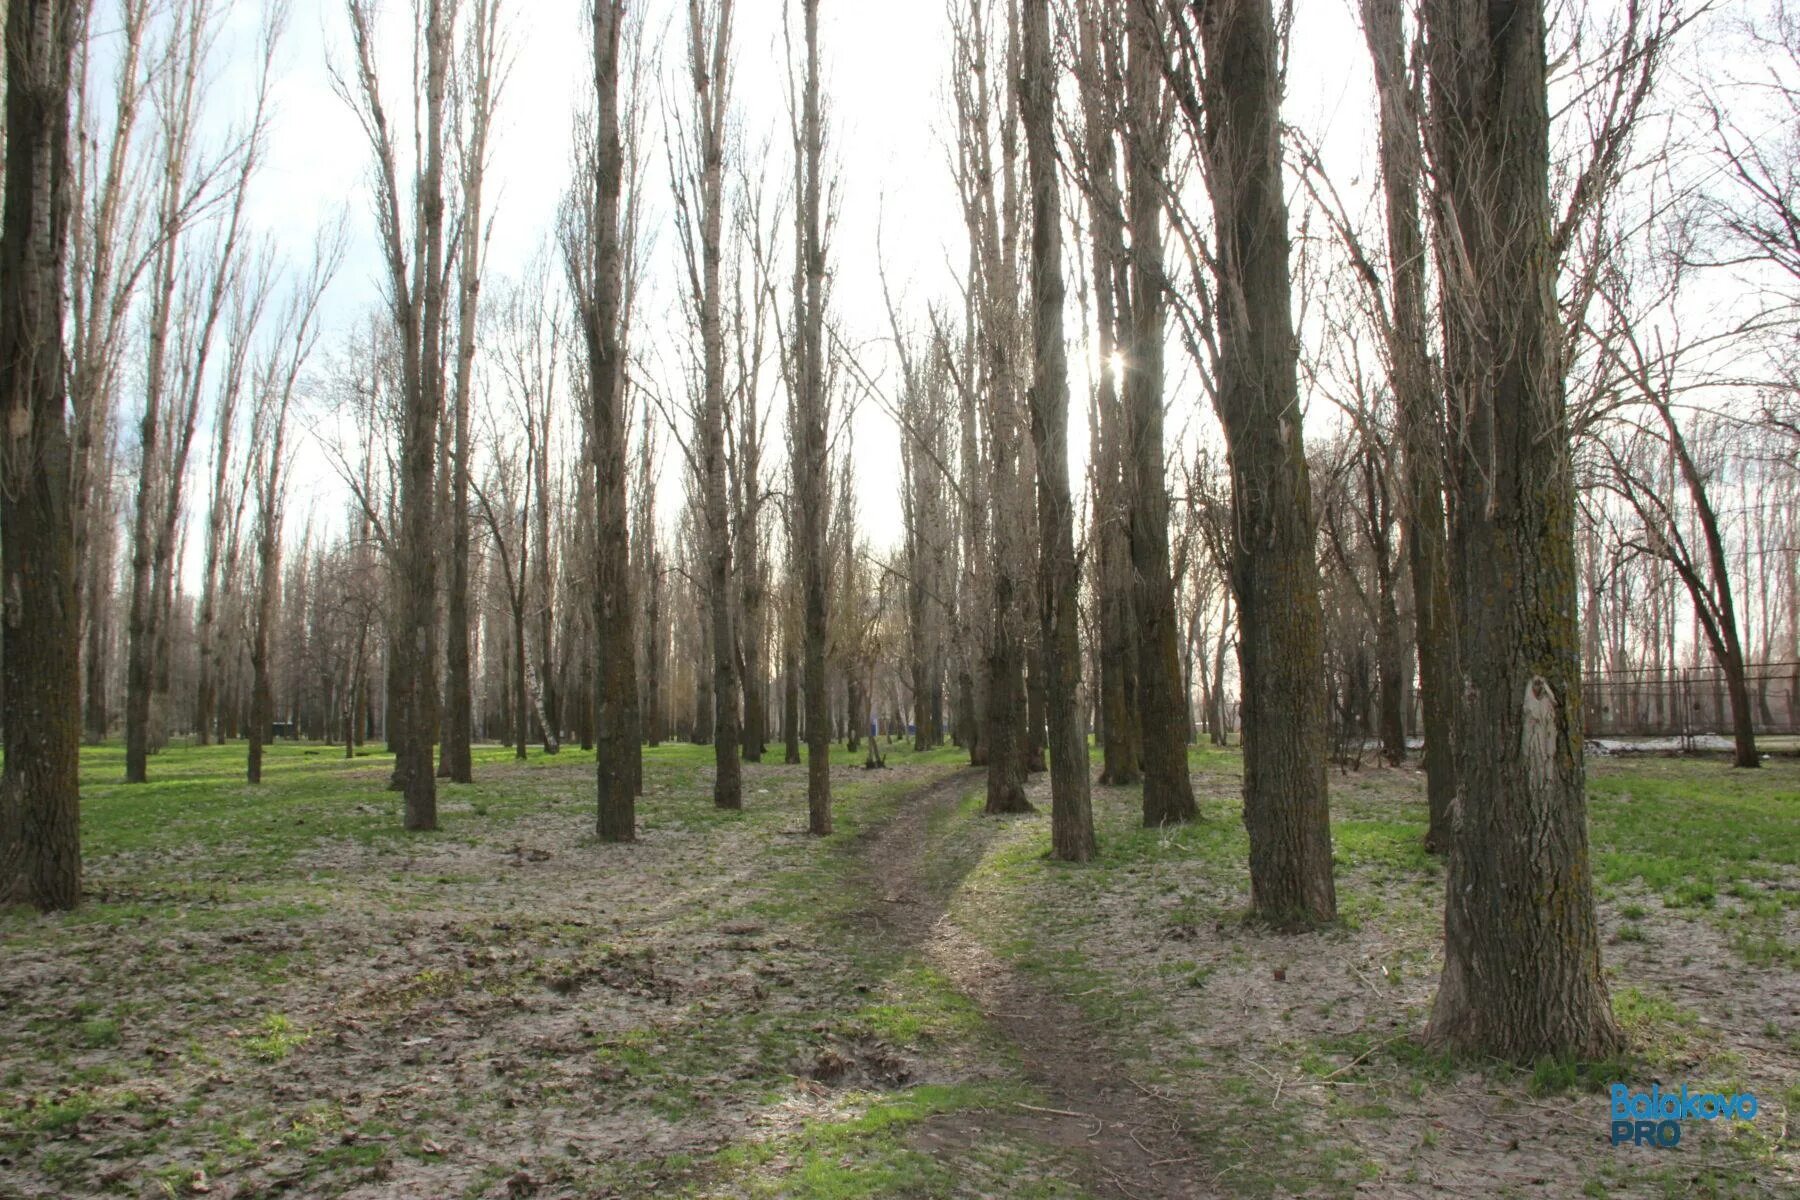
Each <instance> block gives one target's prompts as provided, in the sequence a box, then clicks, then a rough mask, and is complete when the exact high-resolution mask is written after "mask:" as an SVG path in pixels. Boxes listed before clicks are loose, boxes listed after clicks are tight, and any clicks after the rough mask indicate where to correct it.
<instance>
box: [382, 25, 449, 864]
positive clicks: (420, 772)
mask: <svg viewBox="0 0 1800 1200" xmlns="http://www.w3.org/2000/svg"><path fill="white" fill-rule="evenodd" d="M425 21H426V24H425V30H424V41H425V57H426V71H425V122H426V130H425V147H424V154H425V162H424V171H423V174H422V177H421V180H420V198H419V214H420V216H419V220H420V229H419V234H418V237H419V242H420V245H419V246H418V253H417V254H416V256H415V271H416V279H417V282H416V284H415V288H414V295H415V297H416V298H417V304H416V305H415V306H414V307H415V312H414V313H413V314H412V315H413V318H414V319H415V320H416V321H417V326H416V328H417V341H416V342H413V341H412V340H411V339H410V338H409V339H408V348H409V350H410V354H409V355H408V357H410V358H411V359H412V362H411V364H410V366H411V368H412V369H411V370H410V371H406V372H404V373H405V375H406V376H407V377H408V378H407V379H406V383H407V385H408V386H407V387H406V388H405V392H406V402H405V412H404V414H403V418H402V419H403V428H402V430H401V436H400V475H401V478H400V538H399V546H398V553H397V555H396V566H397V568H398V570H397V572H396V575H397V578H396V579H395V581H394V582H395V586H396V589H397V595H398V599H399V603H398V604H397V605H396V606H395V607H396V609H397V611H398V613H399V624H400V631H399V632H400V638H399V643H398V645H397V646H396V651H397V652H396V654H395V655H394V666H395V669H396V670H398V671H399V673H400V688H399V690H400V702H401V711H400V721H399V724H400V735H399V747H398V755H397V757H396V761H395V774H396V775H397V777H398V778H399V781H400V785H401V789H402V791H403V792H404V794H405V798H406V818H405V824H406V828H407V829H409V830H415V831H416V830H428V829H436V828H437V779H436V776H435V774H434V772H433V770H432V750H433V743H434V742H435V741H436V735H437V715H438V714H437V615H438V614H437V543H438V536H439V530H438V529H437V527H436V526H437V512H436V508H437V504H436V501H437V480H436V474H437V471H436V468H437V450H438V425H439V423H440V422H441V420H442V416H443V411H444V355H443V333H444V316H443V314H444V143H445V136H446V135H445V130H444V103H445V90H446V88H447V86H448V82H449V73H450V25H451V13H450V12H449V11H447V7H446V0H428V3H427V7H426V17H425Z"/></svg>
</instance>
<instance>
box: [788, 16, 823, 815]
mask: <svg viewBox="0 0 1800 1200" xmlns="http://www.w3.org/2000/svg"><path fill="white" fill-rule="evenodd" d="M801 8H802V11H803V13H804V25H805V42H806V62H805V65H804V68H803V69H804V72H805V81H804V84H803V86H802V111H801V119H800V122H799V124H798V127H797V129H796V133H797V135H798V137H797V140H798V142H799V143H800V144H799V145H798V146H796V147H795V150H796V152H797V161H796V163H795V173H796V176H797V179H796V184H797V189H796V190H797V191H798V193H799V203H798V204H797V205H796V211H795V217H796V222H797V225H798V228H797V229H796V231H795V233H796V236H795V243H796V245H795V253H796V256H797V259H798V261H797V263H796V264H795V265H796V270H795V278H794V291H795V297H794V299H795V301H796V304H795V308H796V310H797V311H796V313H795V322H794V323H795V327H796V328H795V333H796V337H797V343H796V346H795V351H796V353H795V356H794V357H795V377H796V382H797V384H798V387H797V389H796V395H795V402H796V403H795V407H796V410H797V411H796V412H795V414H794V429H795V449H796V451H797V453H796V454H795V456H794V458H795V464H794V472H795V476H796V478H795V485H796V486H795V488H794V492H795V496H794V503H795V505H796V506H797V512H796V513H795V519H794V528H795V529H796V530H797V532H798V533H799V535H800V536H799V541H800V574H801V581H800V603H801V614H802V630H803V633H804V658H805V666H804V684H805V690H806V810H807V830H808V832H810V833H813V834H815V835H819V836H823V835H825V834H828V833H830V832H831V696H830V693H829V692H827V691H826V686H825V655H826V645H827V639H828V638H829V636H830V630H829V628H828V624H827V622H828V620H829V609H828V607H827V596H826V573H827V570H828V567H829V564H828V563H827V561H826V541H825V534H826V519H827V517H826V512H827V505H828V499H827V494H826V493H827V479H826V472H827V462H826V454H827V452H828V448H827V432H828V431H827V428H826V425H827V421H828V418H829V409H828V408H827V398H826V395H825V240H824V221H825V212H824V208H823V205H824V197H823V185H824V180H823V178H822V176H823V173H824V161H823V160H824V155H825V135H824V125H823V119H822V115H821V113H820V111H819V107H820V99H819V0H802V5H801Z"/></svg>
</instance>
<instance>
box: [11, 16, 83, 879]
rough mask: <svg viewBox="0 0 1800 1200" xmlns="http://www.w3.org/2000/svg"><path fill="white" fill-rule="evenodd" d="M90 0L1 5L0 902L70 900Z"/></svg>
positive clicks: (76, 850)
mask: <svg viewBox="0 0 1800 1200" xmlns="http://www.w3.org/2000/svg"><path fill="white" fill-rule="evenodd" d="M85 7H86V6H85V3H82V2H79V0H77V2H68V0H11V2H10V4H8V6H7V12H6V45H5V55H6V174H5V181H6V191H5V207H4V214H3V216H0V409H3V410H4V411H3V412H0V417H3V418H4V422H3V426H0V427H3V428H4V431H5V432H4V439H5V440H4V443H3V447H4V457H0V482H3V483H4V486H3V487H0V574H4V576H5V579H6V587H5V603H4V607H3V611H4V619H5V631H4V637H3V638H0V642H3V643H4V644H3V647H0V728H3V729H4V734H5V743H6V755H5V765H4V768H3V773H0V899H4V898H6V897H7V895H8V894H9V893H10V894H11V895H13V896H16V897H17V898H19V899H22V900H26V901H29V902H30V903H32V904H35V905H36V906H37V907H38V908H39V909H42V910H44V911H46V912H48V911H50V910H52V909H67V908H74V907H75V906H76V905H77V904H78V903H80V901H81V819H80V818H81V811H80V810H81V799H80V797H81V791H80V782H79V772H78V766H79V764H78V756H79V753H80V742H81V691H80V686H81V680H80V665H79V664H80V659H79V657H78V656H77V655H76V654H75V652H74V651H75V647H76V644H77V640H78V638H79V637H80V618H79V610H78V608H77V605H76V599H77V598H76V592H75V525H74V516H73V511H72V509H71V496H70V486H71V480H70V469H71V465H70V453H71V450H70V445H69V432H68V419H69V414H68V393H67V391H66V387H67V385H66V382H65V355H64V348H63V268H64V264H65V260H66V258H67V255H68V245H69V207H70V190H69V189H70V172H69V87H70V84H69V81H70V68H71V61H72V57H73V51H74V44H75V38H76V36H77V31H78V30H79V29H81V27H82V18H83V13H84V9H85Z"/></svg>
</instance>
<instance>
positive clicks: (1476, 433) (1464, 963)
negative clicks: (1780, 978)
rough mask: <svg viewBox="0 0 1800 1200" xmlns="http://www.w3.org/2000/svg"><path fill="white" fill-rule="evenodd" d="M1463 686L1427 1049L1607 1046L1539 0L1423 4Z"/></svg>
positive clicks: (1594, 1049) (1513, 1052) (1522, 1056)
mask: <svg viewBox="0 0 1800 1200" xmlns="http://www.w3.org/2000/svg"><path fill="white" fill-rule="evenodd" d="M1423 15H1424V21H1425V31H1426V54H1427V67H1428V71H1429V78H1430V86H1431V122H1430V125H1429V126H1428V139H1429V141H1428V144H1429V146H1430V149H1431V157H1432V162H1433V167H1434V178H1435V181H1436V186H1437V188H1438V189H1439V195H1438V197H1437V205H1438V209H1439V211H1440V212H1441V213H1442V215H1443V218H1444V221H1443V226H1442V228H1440V231H1439V238H1440V241H1441V242H1443V243H1444V244H1443V245H1442V246H1441V248H1440V253H1439V270H1440V273H1441V276H1442V287H1443V292H1444V296H1445V304H1444V344H1445V354H1444V366H1445V377H1446V378H1445V382H1446V385H1447V386H1446V390H1447V394H1448V396H1449V397H1450V402H1449V404H1448V411H1449V412H1450V413H1451V414H1452V416H1451V429H1450V435H1451V436H1450V440H1449V444H1450V445H1451V446H1452V447H1453V448H1454V452H1453V456H1452V458H1451V463H1450V487H1451V489H1452V493H1453V497H1454V503H1453V504H1452V505H1451V512H1452V519H1451V534H1450V548H1451V579H1452V581H1453V593H1454V594H1453V603H1454V605H1455V612H1456V620H1457V628H1458V638H1459V644H1460V646H1459V648H1460V651H1461V658H1462V670H1463V687H1462V692H1461V697H1460V702H1459V703H1458V705H1457V714H1456V715H1457V729H1456V765H1457V783H1458V790H1457V798H1456V809H1455V813H1454V818H1453V835H1452V842H1451V847H1450V861H1449V872H1448V886H1447V901H1446V904H1445V912H1444V926H1445V928H1444V970H1443V975H1442V977H1441V979H1440V982H1439V986H1438V994H1437V999H1436V1001H1435V1002H1434V1005H1433V1008H1432V1014H1431V1022H1430V1026H1429V1029H1428V1036H1430V1037H1431V1038H1432V1039H1434V1040H1436V1041H1439V1042H1443V1043H1448V1044H1450V1045H1453V1046H1456V1047H1458V1048H1459V1049H1462V1050H1466V1051H1469V1052H1472V1053H1478V1054H1483V1055H1492V1056H1495V1057H1498V1058H1503V1059H1507V1060H1509V1061H1513V1062H1521V1063H1529V1062H1531V1061H1533V1060H1534V1059H1537V1058H1539V1057H1542V1056H1556V1057H1567V1056H1573V1057H1579V1058H1599V1057H1603V1056H1605V1055H1607V1054H1609V1053H1611V1052H1613V1051H1614V1050H1616V1049H1618V1048H1619V1046H1620V1045H1621V1044H1622V1041H1623V1039H1622V1037H1621V1035H1620V1032H1619V1028H1618V1026H1617V1025H1616V1024H1615V1023H1614V1021H1613V1018H1612V1013H1611V1010H1610V1007H1609V1004H1608V1000H1607V994H1606V984H1605V982H1604V980H1603V978H1602V976H1601V971H1600V937H1599V929H1598V926H1597V923H1596V920H1595V915H1594V894H1593V876H1592V872H1591V870H1590V867H1589V863H1588V844H1587V837H1588V834H1587V801H1586V794H1585V787H1584V779H1583V764H1582V749H1581V673H1580V635H1579V631H1578V629H1577V626H1576V619H1575V593H1576V572H1575V538H1574V529H1575V489H1574V479H1573V472H1572V470H1571V465H1570V453H1569V429H1568V421H1567V416H1566V413H1565V404H1564V396H1563V381H1562V379H1561V377H1560V375H1559V373H1558V371H1559V367H1558V361H1559V356H1558V352H1557V346H1558V314H1557V303H1556V280H1555V267H1554V260H1553V256H1552V255H1551V253H1550V245H1549V236H1550V227H1551V220H1550V203H1549V130H1550V115H1549V110H1548V105H1547V100H1546V88H1545V61H1544V11H1543V5H1542V0H1494V2H1489V0H1426V3H1425V5H1424V8H1423Z"/></svg>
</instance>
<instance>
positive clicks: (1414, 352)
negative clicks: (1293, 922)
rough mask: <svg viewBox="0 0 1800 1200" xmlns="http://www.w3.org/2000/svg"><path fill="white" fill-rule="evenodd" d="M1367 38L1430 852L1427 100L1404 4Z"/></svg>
mask: <svg viewBox="0 0 1800 1200" xmlns="http://www.w3.org/2000/svg"><path fill="white" fill-rule="evenodd" d="M1362 19H1363V36H1364V37H1365V39H1366V40H1367V41H1368V44H1369V57H1370V59H1371V61H1372V62H1373V63H1374V67H1375V89H1376V96H1377V99H1378V101H1379V105H1380V114H1381V135H1380V157H1381V184H1382V191H1383V199H1384V200H1385V209H1386V214H1387V266H1388V296H1387V302H1386V306H1385V312H1386V315H1387V320H1386V321H1385V322H1384V325H1383V332H1384V333H1385V334H1386V340H1387V353H1388V372H1389V378H1390V380H1391V382H1392V385H1393V392H1394V400H1395V408H1396V411H1397V412H1398V414H1399V417H1398V425H1399V434H1400V450H1401V459H1402V463H1403V467H1404V471H1405V506H1404V512H1405V522H1406V560H1407V569H1408V570H1409V572H1410V573H1411V579H1412V593H1413V628H1414V637H1415V639H1416V641H1417V644H1418V648H1419V706H1420V712H1421V714H1422V716H1423V724H1424V729H1425V791H1426V797H1427V803H1428V811H1429V813H1430V822H1429V826H1428V828H1427V829H1426V833H1425V845H1426V848H1427V849H1429V850H1431V851H1433V852H1434V853H1440V854H1441V853H1443V852H1444V851H1446V850H1447V849H1448V848H1449V844H1450V810H1451V804H1452V803H1453V801H1454V799H1455V793H1456V778H1455V770H1454V768H1455V761H1456V751H1455V745H1454V738H1455V721H1454V720H1453V713H1454V711H1455V702H1454V698H1455V695H1456V686H1457V684H1456V680H1457V678H1458V674H1459V670H1458V667H1457V664H1456V628H1455V625H1454V624H1453V623H1452V618H1451V612H1450V568H1449V555H1448V546H1447V538H1448V534H1447V532H1446V530H1445V526H1444V492H1443V484H1444V462H1443V459H1444V448H1443V413H1442V411H1441V406H1440V404H1439V402H1438V399H1437V396H1438V388H1437V386H1436V381H1435V380H1434V379H1433V378H1432V374H1433V373H1432V368H1431V360H1430V357H1429V352H1428V350H1427V345H1428V342H1427V331H1426V307H1425V272H1426V265H1427V264H1426V257H1425V239H1424V233H1423V229H1422V228H1421V224H1420V220H1419V178H1420V170H1421V162H1420V152H1419V96H1418V94H1417V91H1416V89H1415V86H1414V82H1413V80H1414V75H1413V73H1412V72H1411V70H1409V63H1408V61H1407V54H1406V42H1405V35H1404V33H1403V30H1402V22H1401V3H1400V0H1363V6H1362Z"/></svg>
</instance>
